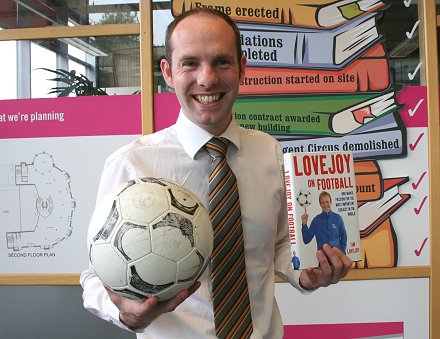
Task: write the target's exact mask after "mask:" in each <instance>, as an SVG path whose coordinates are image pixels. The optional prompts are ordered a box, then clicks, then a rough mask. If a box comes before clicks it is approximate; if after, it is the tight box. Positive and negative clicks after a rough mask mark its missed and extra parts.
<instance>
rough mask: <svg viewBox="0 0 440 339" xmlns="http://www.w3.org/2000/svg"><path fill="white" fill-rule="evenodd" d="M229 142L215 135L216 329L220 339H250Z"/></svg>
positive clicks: (212, 195)
mask: <svg viewBox="0 0 440 339" xmlns="http://www.w3.org/2000/svg"><path fill="white" fill-rule="evenodd" d="M228 145H229V141H228V140H227V139H225V138H212V139H211V140H210V141H209V142H208V143H206V145H205V149H206V150H207V152H208V153H209V155H210V156H211V159H212V161H211V174H210V176H209V214H210V218H211V222H212V227H213V229H214V249H213V252H212V255H211V269H212V273H211V278H212V298H213V304H214V317H215V332H216V334H217V336H218V337H219V338H249V337H250V335H251V334H252V317H251V310H250V303H249V294H248V287H247V281H246V267H245V258H244V244H243V229H242V226H241V211H240V200H239V197H238V188H237V180H236V179H235V175H234V173H233V172H232V170H231V168H230V167H229V165H228V164H227V162H226V149H227V148H228Z"/></svg>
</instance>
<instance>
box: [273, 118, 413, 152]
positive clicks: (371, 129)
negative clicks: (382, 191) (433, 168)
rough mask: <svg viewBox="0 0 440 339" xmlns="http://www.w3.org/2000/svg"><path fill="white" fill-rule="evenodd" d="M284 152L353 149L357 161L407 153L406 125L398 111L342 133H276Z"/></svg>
mask: <svg viewBox="0 0 440 339" xmlns="http://www.w3.org/2000/svg"><path fill="white" fill-rule="evenodd" d="M274 137H275V138H276V139H277V140H278V141H279V142H280V144H281V147H282V149H283V152H284V153H287V152H316V151H351V152H352V153H353V158H354V159H355V160H362V159H377V160H379V159H395V158H396V157H404V156H406V155H407V133H406V126H405V124H404V123H403V120H402V118H401V117H400V114H399V112H394V113H392V114H388V115H385V116H383V117H381V118H379V119H376V120H375V121H373V122H371V123H369V124H366V125H365V126H362V127H360V128H358V129H357V130H355V131H354V132H352V133H349V134H346V135H343V136H328V137H326V136H320V135H317V136H314V135H297V134H295V135H292V134H285V135H274Z"/></svg>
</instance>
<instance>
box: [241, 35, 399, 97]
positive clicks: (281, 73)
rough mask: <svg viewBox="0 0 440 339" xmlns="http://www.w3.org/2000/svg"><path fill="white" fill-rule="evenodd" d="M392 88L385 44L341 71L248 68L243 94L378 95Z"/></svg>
mask: <svg viewBox="0 0 440 339" xmlns="http://www.w3.org/2000/svg"><path fill="white" fill-rule="evenodd" d="M389 86H390V74H389V64H388V59H387V57H386V55H385V49H384V47H383V44H382V43H377V44H376V45H375V46H374V47H373V48H371V50H369V51H367V52H365V54H364V55H362V56H360V57H359V58H358V59H356V60H354V61H353V63H351V64H350V65H348V66H347V67H345V68H343V69H341V70H331V69H303V68H276V67H274V68H271V67H246V76H245V78H244V79H243V81H242V82H241V84H240V92H239V94H240V95H279V94H315V93H316V94H318V93H357V92H379V91H384V90H386V89H388V87H389Z"/></svg>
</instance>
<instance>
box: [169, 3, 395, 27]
mask: <svg viewBox="0 0 440 339" xmlns="http://www.w3.org/2000/svg"><path fill="white" fill-rule="evenodd" d="M171 2H172V4H171V11H172V13H173V15H174V16H177V15H180V14H182V13H183V12H185V11H189V10H190V9H192V8H198V7H207V8H214V9H217V10H220V11H222V12H223V13H226V14H227V15H229V16H230V17H231V18H232V19H233V20H236V21H244V22H258V23H268V24H281V25H291V26H304V27H312V28H332V27H336V26H338V25H341V24H343V23H345V22H347V21H349V20H352V19H354V18H357V17H360V16H362V15H365V14H366V13H370V12H373V11H378V10H383V9H385V8H386V7H387V6H388V3H389V0H387V1H381V0H341V1H334V0H321V1H314V0H278V1H271V0H263V1H254V0H242V1H228V0H172V1H171Z"/></svg>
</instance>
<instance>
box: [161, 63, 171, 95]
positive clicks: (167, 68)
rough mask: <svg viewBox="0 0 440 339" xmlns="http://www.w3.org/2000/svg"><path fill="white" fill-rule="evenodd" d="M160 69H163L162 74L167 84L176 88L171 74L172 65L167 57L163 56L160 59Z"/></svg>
mask: <svg viewBox="0 0 440 339" xmlns="http://www.w3.org/2000/svg"><path fill="white" fill-rule="evenodd" d="M160 69H161V70H162V75H163V78H164V79H165V82H166V83H167V85H168V86H169V87H171V88H174V82H173V76H172V75H171V65H170V63H169V62H168V60H167V59H165V58H163V59H162V60H161V61H160Z"/></svg>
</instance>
